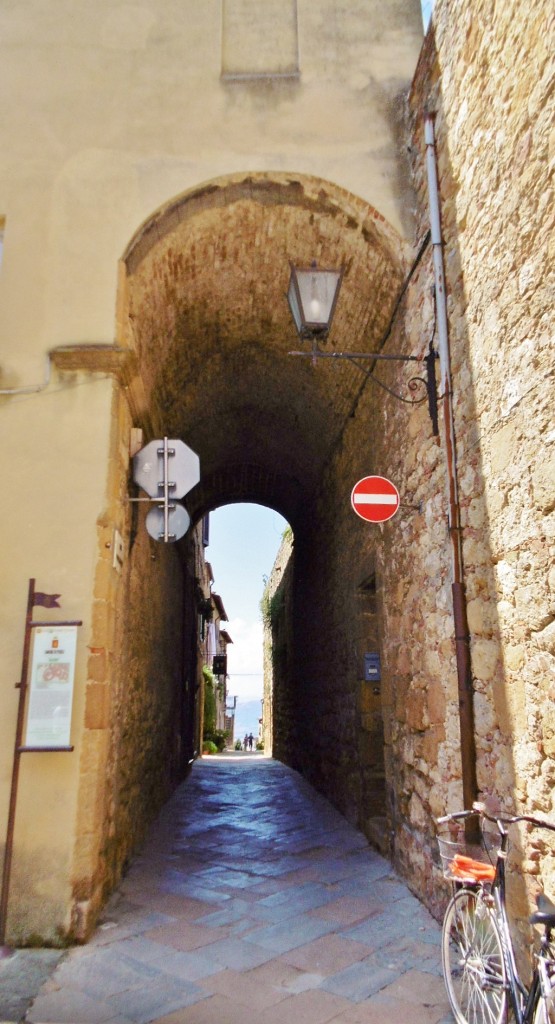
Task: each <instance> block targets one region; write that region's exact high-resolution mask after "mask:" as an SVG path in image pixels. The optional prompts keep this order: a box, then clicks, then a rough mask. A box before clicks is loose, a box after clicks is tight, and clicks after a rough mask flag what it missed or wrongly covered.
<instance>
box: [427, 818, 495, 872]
mask: <svg viewBox="0 0 555 1024" xmlns="http://www.w3.org/2000/svg"><path fill="white" fill-rule="evenodd" d="M500 839H501V837H500V835H499V833H498V832H487V831H485V830H484V829H482V830H481V831H480V833H479V835H478V836H477V839H476V841H475V842H469V840H468V839H467V837H466V835H465V830H464V825H460V824H458V823H455V822H449V823H447V824H446V825H444V826H442V829H441V831H440V832H439V834H438V837H437V841H438V845H439V855H440V857H441V865H442V868H443V877H444V878H446V879H447V880H448V881H449V882H463V883H466V884H472V885H476V884H477V883H487V882H493V879H494V877H495V865H496V861H497V854H498V852H499V849H500V846H501V842H500Z"/></svg>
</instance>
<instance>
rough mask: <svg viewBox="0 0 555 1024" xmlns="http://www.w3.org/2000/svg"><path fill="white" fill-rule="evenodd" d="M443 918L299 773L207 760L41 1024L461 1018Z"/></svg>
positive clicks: (46, 988) (171, 806) (70, 959)
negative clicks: (447, 973) (453, 1001)
mask: <svg viewBox="0 0 555 1024" xmlns="http://www.w3.org/2000/svg"><path fill="white" fill-rule="evenodd" d="M439 940H440V928H439V926H438V924H437V923H436V922H435V921H434V920H433V918H432V917H431V916H430V915H429V914H428V912H427V911H426V910H425V908H424V907H423V906H422V905H421V904H420V903H419V902H418V900H416V899H415V897H414V896H412V895H411V894H410V892H409V890H408V889H407V888H406V886H405V885H404V884H403V883H402V882H401V881H400V880H399V879H398V878H397V877H396V876H395V875H394V874H393V872H392V870H391V866H390V865H389V863H388V862H387V861H386V860H384V859H383V858H382V857H381V856H380V855H379V854H377V853H376V852H374V851H373V850H372V849H370V848H369V847H368V844H367V841H366V839H365V838H364V837H363V836H362V835H361V834H360V833H359V832H358V831H357V830H356V829H354V828H352V827H351V826H350V825H349V824H348V823H347V822H346V821H345V819H344V818H343V817H342V816H341V815H340V814H339V813H338V812H337V811H335V810H334V809H333V808H332V807H331V805H330V804H329V803H328V802H327V801H326V800H325V799H324V798H323V797H321V796H319V795H318V794H317V793H315V792H314V790H312V789H311V787H310V786H309V785H308V784H307V783H306V782H305V781H304V780H303V779H302V778H301V777H300V776H299V775H298V774H297V773H296V772H294V771H291V770H290V769H289V768H287V767H285V766H284V765H283V764H281V763H279V762H277V761H272V760H270V759H268V758H264V757H261V756H252V757H244V756H243V757H241V756H239V757H237V756H234V755H231V754H230V755H227V756H225V755H223V756H221V757H214V758H210V759H208V758H204V759H203V760H202V761H197V762H196V763H195V765H194V767H193V770H192V773H191V775H190V777H189V779H188V780H187V781H186V782H185V783H184V784H183V785H182V786H181V787H180V788H179V790H178V791H177V792H176V793H175V794H174V796H173V798H172V799H171V801H170V802H169V803H168V804H167V805H166V807H165V809H164V811H163V813H162V815H161V817H160V818H159V820H158V821H157V822H156V824H155V827H154V828H153V829H152V831H151V833H150V837H149V839H148V841H147V843H146V844H145V846H144V848H143V850H142V853H141V854H140V856H138V857H136V858H135V859H134V860H133V862H132V865H131V868H130V870H129V872H128V874H127V876H126V877H125V879H124V880H123V882H122V883H121V885H120V886H119V888H118V890H117V891H116V893H115V895H114V896H113V898H112V900H111V902H110V903H109V904H108V906H107V908H106V912H105V914H104V916H103V919H102V920H101V922H100V924H99V927H98V928H97V930H96V933H95V935H94V937H93V939H92V941H91V942H90V943H89V944H88V945H86V946H83V947H78V948H74V949H72V950H71V951H70V952H69V953H68V954H67V956H65V957H64V959H63V960H62V961H61V963H60V964H59V966H58V967H57V969H56V970H55V971H54V973H53V974H52V976H51V977H50V979H49V980H48V981H46V983H45V984H44V985H43V986H42V988H41V990H40V992H39V993H38V995H37V997H36V999H35V1000H34V1002H33V1004H32V1006H31V1008H30V1009H29V1011H28V1013H27V1016H26V1018H25V1019H26V1021H28V1022H29V1024H31V1022H32V1024H49V1022H51V1024H53V1022H56V1024H104V1022H106V1024H108V1022H110V1024H147V1022H150V1021H152V1022H156V1024H236V1022H237V1024H238V1022H240V1024H244V1022H245V1021H247V1020H251V1019H256V1021H257V1024H278V1022H279V1024H301V1022H302V1024H324V1022H334V1024H388V1022H389V1024H393V1022H395V1024H398V1022H399V1021H402V1020H410V1021H411V1024H448V1022H450V1021H451V1020H452V1018H451V1016H450V1013H449V1010H448V1004H447V998H446V995H445V992H444V987H443V980H442V977H441V965H440V948H439Z"/></svg>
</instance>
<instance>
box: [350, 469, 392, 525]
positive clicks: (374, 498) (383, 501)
mask: <svg viewBox="0 0 555 1024" xmlns="http://www.w3.org/2000/svg"><path fill="white" fill-rule="evenodd" d="M400 500H401V499H400V497H399V491H398V490H397V488H396V486H395V484H392V483H391V480H386V478H385V476H365V477H363V478H362V480H359V482H358V484H355V486H354V487H353V490H352V493H351V505H352V506H353V508H354V510H355V512H356V514H357V516H360V518H361V519H366V520H367V521H368V522H369V523H385V522H387V520H388V519H391V517H392V516H394V515H395V513H396V511H397V509H398V508H399V503H400Z"/></svg>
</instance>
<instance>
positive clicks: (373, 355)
mask: <svg viewBox="0 0 555 1024" xmlns="http://www.w3.org/2000/svg"><path fill="white" fill-rule="evenodd" d="M288 355H290V356H304V357H305V358H309V359H312V361H313V364H316V360H317V359H347V360H348V361H349V362H351V363H352V364H353V366H356V367H357V368H358V369H359V370H360V371H361V372H362V373H363V374H364V375H365V377H367V378H368V380H371V381H373V382H374V384H377V385H378V386H379V387H381V388H383V390H384V391H387V393H388V394H389V395H392V396H393V398H397V399H398V400H399V401H400V402H406V403H407V404H409V405H420V403H421V402H424V401H426V398H427V399H428V411H429V413H430V419H431V421H432V433H433V435H434V437H437V436H438V435H439V424H438V414H437V383H436V374H435V363H436V359H439V356H438V353H437V352H435V351H434V348H433V346H432V342H430V348H429V350H428V354H427V355H426V356H397V355H390V354H389V353H385V352H321V351H320V349H319V348H318V347H317V345H316V340H315V339H313V346H312V350H311V351H310V352H289V353H288ZM358 359H371V360H377V359H385V360H395V361H397V362H401V363H424V366H425V376H423V377H411V379H410V380H409V382H408V388H409V390H410V391H412V392H414V391H416V390H417V389H418V387H419V386H420V385H423V386H424V387H425V389H426V396H425V397H424V398H419V399H410V398H403V396H402V395H398V394H397V393H396V392H395V391H392V389H391V388H388V387H387V385H386V384H384V383H383V381H381V380H379V379H378V378H377V377H375V376H374V372H373V368H372V369H370V370H367V369H366V368H365V367H364V366H360V364H359V363H358V362H357V360H358Z"/></svg>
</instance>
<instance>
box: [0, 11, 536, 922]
mask: <svg viewBox="0 0 555 1024" xmlns="http://www.w3.org/2000/svg"><path fill="white" fill-rule="evenodd" d="M0 29H1V31H0V40H1V42H0V45H1V47H2V62H1V72H0V73H1V75H2V77H3V85H4V94H5V95H9V96H10V97H11V98H12V103H11V104H10V105H8V106H7V107H6V109H5V112H4V139H5V144H4V147H3V155H2V158H1V160H0V179H1V182H2V190H1V193H2V196H3V199H2V202H3V203H4V204H5V205H4V209H2V210H0V216H1V218H2V223H3V226H4V246H3V262H2V268H1V272H0V297H1V301H0V371H1V376H0V405H1V408H0V415H1V418H2V436H3V441H4V443H3V445H2V451H1V454H0V459H1V461H2V469H3V478H4V479H5V480H6V481H8V493H7V496H6V498H5V500H4V502H3V509H2V532H1V538H0V544H1V545H2V565H3V574H2V575H3V587H2V594H1V597H0V629H1V632H2V650H3V659H2V675H1V680H0V685H1V686H2V691H3V700H4V711H5V713H4V714H3V715H2V720H1V724H0V736H1V740H2V742H1V744H0V750H2V751H3V752H4V753H3V754H2V755H1V758H2V760H1V765H2V766H1V768H0V822H4V821H7V820H8V818H9V804H10V787H11V778H12V751H13V744H14V737H15V735H16V723H17V709H18V689H17V688H16V687H15V686H14V684H17V683H18V682H19V681H20V677H21V657H22V644H23V637H24V625H25V612H26V603H27V594H28V585H29V583H28V581H29V580H30V579H34V580H35V581H36V589H37V590H38V591H40V592H44V593H48V594H59V595H61V597H60V601H59V603H60V611H59V612H58V611H56V612H55V616H56V618H57V619H58V620H59V619H60V618H63V619H64V620H66V619H67V620H72V621H73V620H76V621H77V620H78V621H80V622H82V626H80V627H79V633H78V643H77V656H76V664H75V683H74V693H73V710H72V726H71V744H70V745H71V747H72V750H71V751H69V750H68V751H64V752H61V751H41V752H36V751H35V752H27V753H25V754H23V755H22V757H21V770H20V776H19V786H18V798H17V813H16V817H15V830H14V843H13V851H14V855H13V865H12V870H11V880H10V892H9V904H8V916H7V931H8V935H9V937H10V938H11V940H12V941H14V942H26V941H32V940H36V938H37V937H39V938H40V940H41V941H48V942H65V941H74V940H77V941H82V940H84V939H86V937H87V935H88V934H89V933H90V930H91V928H92V926H93V924H94V921H95V919H96V916H97V914H98V912H99V909H100V907H101V906H102V904H103V901H104V900H105V898H106V896H107V894H108V893H109V891H110V889H111V888H112V887H113V885H114V883H115V881H116V880H117V878H118V877H119V875H120V873H121V870H122V868H123V865H124V863H125V861H126V859H127V858H128V857H129V856H130V855H131V854H132V851H133V849H135V848H136V846H137V844H138V843H139V842H140V839H141V836H142V834H143V833H144V829H145V828H146V826H147V824H148V822H149V821H150V820H152V817H153V815H154V814H155V812H156V810H157V808H158V807H159V806H160V804H161V802H162V801H163V800H164V799H165V797H166V796H167V795H168V793H169V791H170V790H171V788H172V786H174V785H175V784H176V782H177V781H178V780H179V779H180V778H182V777H183V776H184V774H185V773H186V770H187V765H188V763H189V760H190V758H191V757H192V756H194V752H195V750H198V743H199V733H198V730H199V728H200V725H199V722H200V718H199V711H198V707H197V704H196V701H197V697H196V694H197V692H198V686H199V676H198V671H199V666H198V606H197V603H196V586H197V580H196V575H195V571H194V564H195V555H194V541H193V539H192V538H193V536H194V534H193V533H192V532H190V533H189V534H188V535H187V536H186V537H185V538H184V539H183V540H182V541H179V542H178V543H176V544H167V545H166V544H161V543H158V542H156V541H154V540H152V539H151V538H150V537H149V535H148V534H147V532H146V530H145V526H144V519H145V508H144V505H143V504H142V503H139V502H130V501H129V498H133V497H138V496H139V494H138V490H137V488H136V486H135V484H134V481H133V475H132V462H131V459H132V455H133V453H134V450H135V441H136V436H137V435H136V431H137V430H138V429H140V430H142V432H143V434H142V436H143V439H144V441H145V442H146V441H150V440H151V439H153V438H163V437H164V436H167V437H169V438H180V439H182V440H183V441H185V442H186V444H188V445H189V446H190V447H191V448H192V449H193V450H194V451H196V452H197V453H198V455H199V457H200V464H201V480H200V483H199V484H198V485H197V486H196V487H195V488H194V489H193V490H192V491H191V492H190V494H189V495H187V497H186V498H185V499H184V500H185V503H186V506H187V509H188V512H189V514H190V516H191V520H192V522H193V524H194V525H195V524H197V523H199V522H200V521H201V520H202V517H203V516H204V515H205V514H206V513H207V512H208V511H209V510H210V509H212V508H215V507H217V506H218V505H220V504H224V503H227V502H230V501H240V500H245V501H258V502H260V503H261V504H265V505H269V506H271V507H273V508H275V509H276V510H277V511H279V512H281V513H282V514H283V515H284V516H285V517H286V518H287V519H288V521H289V523H290V524H291V527H292V529H293V533H294V538H295V545H294V546H295V555H294V572H293V579H292V582H291V595H290V603H289V606H290V617H289V623H288V625H287V627H286V632H287V636H288V638H289V639H288V650H289V653H288V657H287V673H286V678H285V677H284V678H281V679H279V680H278V679H274V713H273V749H274V753H275V754H276V755H277V756H279V757H282V758H283V759H284V760H286V761H287V762H288V763H290V764H292V765H294V766H295V767H297V768H299V769H300V770H302V771H304V772H305V773H306V774H307V775H308V776H309V777H310V778H311V779H312V781H314V783H315V784H316V785H317V786H318V787H319V788H320V789H321V790H322V791H323V792H325V793H326V794H327V795H328V796H329V798H330V799H332V800H333V801H334V802H335V803H336V804H337V806H339V807H340V808H341V810H342V811H343V812H344V813H345V814H347V816H348V817H349V818H350V819H351V820H353V821H356V822H357V823H358V824H359V825H360V826H361V827H362V828H363V829H364V830H365V831H366V832H367V834H368V835H370V836H372V837H374V838H376V837H377V838H378V839H379V841H380V843H381V845H382V846H383V848H387V849H388V850H389V852H390V855H391V856H392V858H393V859H394V861H395V863H396V865H397V866H398V867H399V868H400V869H401V870H402V871H403V872H404V874H405V875H406V877H407V878H408V879H409V881H410V884H411V885H412V887H413V888H414V889H415V891H417V892H418V893H419V894H420V895H421V896H422V898H424V899H425V900H426V901H427V902H428V904H429V905H432V906H433V905H434V903H436V902H437V900H438V898H439V897H438V893H439V892H440V889H438V884H437V883H438V878H439V869H438V866H437V863H436V860H435V853H434V844H433V831H434V827H433V816H434V815H435V814H438V813H440V812H442V811H443V810H445V809H448V810H452V809H454V808H455V807H456V806H458V805H459V804H460V803H461V802H462V800H463V787H466V789H467V791H469V790H472V789H475V790H476V791H477V792H479V793H480V794H481V795H482V796H484V797H485V798H486V799H488V800H489V801H490V802H491V804H492V806H502V807H505V808H507V809H512V808H513V807H514V808H516V807H524V808H527V809H529V810H533V811H542V812H544V813H547V814H549V813H550V812H551V811H552V781H553V773H554V761H553V755H554V751H555V747H554V738H553V737H554V735H555V712H552V705H553V695H554V685H555V676H554V640H553V636H554V626H553V616H554V600H555V599H554V591H555V575H554V572H555V571H554V568H553V546H554V519H553V516H554V510H555V485H554V466H555V462H554V455H553V452H554V447H553V443H554V434H553V420H552V411H551V409H552V402H551V400H550V391H551V388H550V385H551V383H552V373H553V336H552V312H551V304H552V287H553V283H552V273H553V270H552V267H553V258H552V257H553V225H552V206H551V205H550V180H551V179H550V173H552V155H553V153H552V150H553V129H552V123H553V96H552V75H553V57H552V52H553V50H552V46H550V40H552V38H553V29H554V23H553V14H552V11H551V6H550V5H549V4H548V3H547V0H534V3H533V4H532V6H531V8H530V9H528V10H526V11H525V10H524V9H523V8H522V7H521V6H520V5H517V4H516V2H515V0H508V2H507V3H506V4H504V5H499V4H497V5H492V4H491V3H486V2H485V0H469V2H467V3H465V4H462V3H459V2H458V0H438V3H437V6H436V9H435V11H434V16H433V19H432V23H431V26H430V28H429V29H428V32H427V35H426V38H425V40H423V38H422V29H421V14H420V7H419V4H418V3H417V2H416V0H414V2H413V0H399V2H396V3H390V4H387V5H386V4H383V3H380V2H378V0H361V2H356V0H354V2H352V3H350V4H349V5H344V4H341V3H339V2H338V0H321V2H320V3H318V4H313V3H311V2H310V0H291V2H288V0H287V2H286V0H264V2H260V0H257V2H256V3H255V2H254V0H207V2H205V3H203V4H197V3H194V2H193V0H185V2H183V0H181V2H180V3H177V0H161V2H160V0H158V2H156V3H154V2H153V0H141V2H137V3H132V4H128V3H119V2H113V0H101V2H99V3H98V4H96V5H95V6H94V9H93V8H91V6H90V4H87V3H85V2H84V0H72V2H71V4H69V3H61V4H56V5H50V7H49V9H47V8H46V7H45V5H44V4H43V3H40V2H38V0H30V2H29V3H27V4H26V5H24V7H21V5H15V4H11V3H8V4H4V5H3V8H2V11H1V12H0ZM426 115H433V118H432V120H433V124H434V133H435V141H436V150H435V154H431V153H430V147H429V145H428V146H427V145H426V140H425V121H426ZM427 151H428V152H427ZM432 156H433V158H434V160H435V164H436V166H437V169H438V176H439V201H440V216H441V225H442V235H443V247H442V251H443V255H444V260H445V268H444V275H445V290H446V293H447V320H448V323H447V334H448V343H449V351H450V375H449V377H448V388H447V390H446V389H445V387H441V386H440V388H439V399H438V424H437V432H436V428H435V425H434V423H433V422H432V419H431V418H430V415H429V412H428V408H427V403H426V401H424V402H421V403H420V404H414V402H413V399H414V398H415V397H417V398H419V397H420V396H421V392H418V391H417V392H414V391H412V390H411V389H410V388H409V387H408V383H409V379H410V378H411V377H417V376H420V377H421V376H423V372H422V364H421V363H418V367H417V372H411V370H410V364H406V363H402V362H395V361H391V362H387V361H384V362H383V363H382V364H380V366H379V367H378V366H374V364H372V363H368V362H365V363H364V366H365V367H366V368H367V369H368V368H370V370H371V373H372V374H373V376H374V379H370V377H368V376H367V375H366V373H363V372H361V369H360V366H359V365H355V364H354V363H353V361H352V359H351V360H344V361H339V360H338V361H337V362H333V360H325V359H322V360H320V361H318V360H317V359H315V360H310V359H302V358H293V357H292V356H290V355H289V352H290V351H291V350H293V349H298V348H299V342H298V340H297V339H296V337H295V333H294V328H293V325H292V321H291V319H290V314H289V310H288V308H287V305H286V302H285V300H284V292H285V291H286V290H287V282H288V278H289V271H290V266H289V264H290V261H293V262H294V263H295V264H297V265H299V266H310V265H311V263H312V261H313V260H316V261H317V263H318V265H319V266H321V267H341V268H343V271H344V274H343V282H342V290H341V295H340V298H339V301H338V305H337V310H336V314H335V319H334V325H333V330H332V334H331V336H330V339H329V342H328V343H327V351H331V350H332V349H333V350H336V351H340V352H347V353H350V354H351V355H352V354H353V353H356V352H364V353H369V352H379V353H382V354H390V355H402V356H412V357H415V358H416V359H419V360H420V359H423V357H424V356H425V355H426V354H427V353H428V352H429V350H430V345H431V347H432V351H435V350H436V349H437V347H438V315H437V308H436V307H437V297H438V292H437V286H435V285H434V261H433V250H434V244H437V243H434V240H433V239H430V238H428V228H429V221H430V217H429V212H428V211H429V191H430V189H429V178H428V175H427V169H426V168H427V161H428V162H429V161H430V160H431V159H432ZM550 161H551V163H550ZM440 248H441V246H440ZM436 252H437V249H436ZM436 285H437V282H436ZM434 294H435V296H436V298H435V299H434ZM443 372H444V371H443V369H438V370H437V376H438V383H439V384H440V385H441V384H442V383H443V384H445V379H444V377H443ZM377 377H379V378H380V381H381V383H382V384H385V385H386V386H387V387H388V388H389V389H390V390H389V392H384V391H383V389H381V388H380V387H379V386H378V385H377V384H376V380H375V378H377ZM418 387H421V385H418V383H417V384H416V388H417V389H418ZM391 392H394V393H395V394H396V395H400V396H401V397H402V399H403V401H399V400H398V399H397V398H395V397H394V396H393V395H392V394H391ZM407 399H408V401H407ZM372 473H375V474H381V475H384V476H387V477H391V478H392V479H393V480H394V481H395V483H396V485H397V487H398V488H399V491H400V493H401V501H402V507H401V508H400V510H399V513H398V514H397V516H396V517H395V518H394V519H392V520H391V521H390V522H389V523H385V524H384V525H383V526H381V527H380V526H378V527H370V526H369V524H366V523H363V522H362V521H360V520H358V518H357V517H355V516H354V514H353V512H352V509H351V507H350V502H349V496H350V493H351V490H352V487H353V485H354V484H355V483H356V481H357V480H359V479H360V478H361V477H363V476H365V475H368V474H372ZM454 479H455V483H456V494H455V496H454V495H453V480H454ZM454 497H455V498H456V502H455V501H454ZM454 559H455V561H456V562H457V565H456V566H455V567H454V565H453V561H454ZM34 616H35V619H36V621H43V620H44V621H46V620H49V618H50V617H51V616H52V610H51V609H47V608H44V607H40V606H39V607H37V608H36V609H35V610H34ZM461 616H462V618H461ZM461 622H462V625H463V626H464V630H463V633H460V631H459V630H458V626H459V625H460V624H461ZM457 652H458V653H457ZM366 653H373V654H379V655H380V660H381V678H380V685H379V687H377V692H374V689H376V687H374V686H371V687H369V686H368V682H367V680H365V679H364V672H363V664H364V655H365V654H366ZM465 659H466V661H465ZM463 662H464V663H465V664H464V668H461V664H462V663H463ZM461 703H462V704H464V705H465V708H464V715H463V716H461ZM552 719H553V721H552ZM194 723H196V724H194ZM195 730H196V733H195ZM461 755H462V756H461ZM518 852H519V854H520V856H521V857H523V858H524V860H525V862H526V864H527V865H528V868H529V870H528V883H527V885H528V887H530V886H532V887H534V886H536V885H537V884H539V881H540V880H541V879H539V877H538V873H539V872H540V863H539V852H540V851H539V850H538V849H537V848H534V847H533V846H530V844H529V842H528V840H527V839H526V837H523V838H522V843H521V849H520V850H519V851H518ZM543 863H544V868H543V869H542V870H544V872H546V873H547V874H546V877H548V876H549V874H550V872H552V868H553V865H554V864H555V861H553V859H552V858H551V857H550V856H546V857H544V861H543ZM527 898H528V893H527V891H526V886H525V885H524V884H523V885H522V891H521V892H520V893H519V894H518V899H519V900H520V904H519V905H520V906H521V907H522V913H523V916H524V914H525V909H524V908H525V905H526V901H527Z"/></svg>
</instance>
